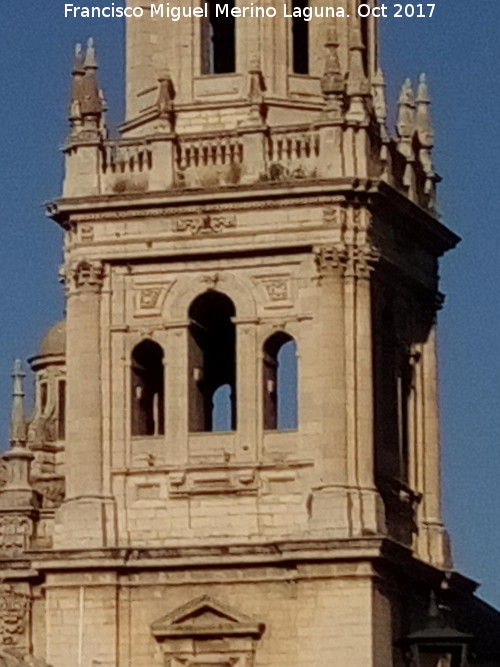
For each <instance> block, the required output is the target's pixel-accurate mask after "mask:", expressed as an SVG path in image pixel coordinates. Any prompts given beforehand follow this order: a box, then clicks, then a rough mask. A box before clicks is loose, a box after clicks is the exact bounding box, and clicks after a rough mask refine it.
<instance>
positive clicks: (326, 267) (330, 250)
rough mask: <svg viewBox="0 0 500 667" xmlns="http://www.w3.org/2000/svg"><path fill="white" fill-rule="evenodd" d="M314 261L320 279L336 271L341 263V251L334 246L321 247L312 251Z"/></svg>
mask: <svg viewBox="0 0 500 667" xmlns="http://www.w3.org/2000/svg"><path fill="white" fill-rule="evenodd" d="M314 260H315V262H316V267H317V269H318V274H319V276H320V278H324V277H325V276H327V275H328V274H331V273H333V272H334V271H336V270H337V269H338V268H339V267H340V265H341V263H342V261H343V251H342V249H341V248H339V247H337V246H334V245H322V246H318V247H317V248H315V249H314Z"/></svg>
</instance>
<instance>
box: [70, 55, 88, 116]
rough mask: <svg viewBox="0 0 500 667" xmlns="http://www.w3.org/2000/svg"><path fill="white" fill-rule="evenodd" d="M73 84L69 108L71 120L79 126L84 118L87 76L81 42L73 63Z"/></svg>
mask: <svg viewBox="0 0 500 667" xmlns="http://www.w3.org/2000/svg"><path fill="white" fill-rule="evenodd" d="M72 75H73V85H72V88H71V104H70V108H69V120H70V122H71V125H72V126H73V127H75V126H77V125H78V124H79V122H80V121H81V118H82V100H83V95H84V91H83V77H84V76H85V69H84V57H83V49H82V45H81V44H76V46H75V59H74V63H73V71H72Z"/></svg>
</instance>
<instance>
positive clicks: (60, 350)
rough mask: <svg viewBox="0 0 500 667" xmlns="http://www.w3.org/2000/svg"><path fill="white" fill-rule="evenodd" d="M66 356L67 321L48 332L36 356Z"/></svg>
mask: <svg viewBox="0 0 500 667" xmlns="http://www.w3.org/2000/svg"><path fill="white" fill-rule="evenodd" d="M64 354H66V320H61V321H60V322H58V323H57V324H54V326H53V327H51V328H50V329H49V330H48V331H47V333H46V334H45V336H44V337H43V340H42V343H41V345H40V347H39V348H38V352H37V355H36V356H37V357H46V356H48V355H57V356H61V355H64Z"/></svg>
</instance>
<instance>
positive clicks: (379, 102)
mask: <svg viewBox="0 0 500 667" xmlns="http://www.w3.org/2000/svg"><path fill="white" fill-rule="evenodd" d="M372 88H373V110H374V112H375V118H376V119H377V122H378V124H379V125H380V129H381V132H382V134H383V137H382V138H383V139H385V140H387V139H389V136H388V132H387V100H386V96H385V77H384V72H383V71H382V69H381V68H380V67H379V68H378V69H377V72H376V73H375V76H374V77H373V80H372Z"/></svg>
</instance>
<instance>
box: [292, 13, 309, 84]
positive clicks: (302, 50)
mask: <svg viewBox="0 0 500 667" xmlns="http://www.w3.org/2000/svg"><path fill="white" fill-rule="evenodd" d="M308 6H309V0H293V9H296V8H297V9H300V10H301V11H300V16H293V18H292V67H293V72H294V74H309V22H308V21H305V20H304V19H303V18H302V17H303V9H304V7H308Z"/></svg>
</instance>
